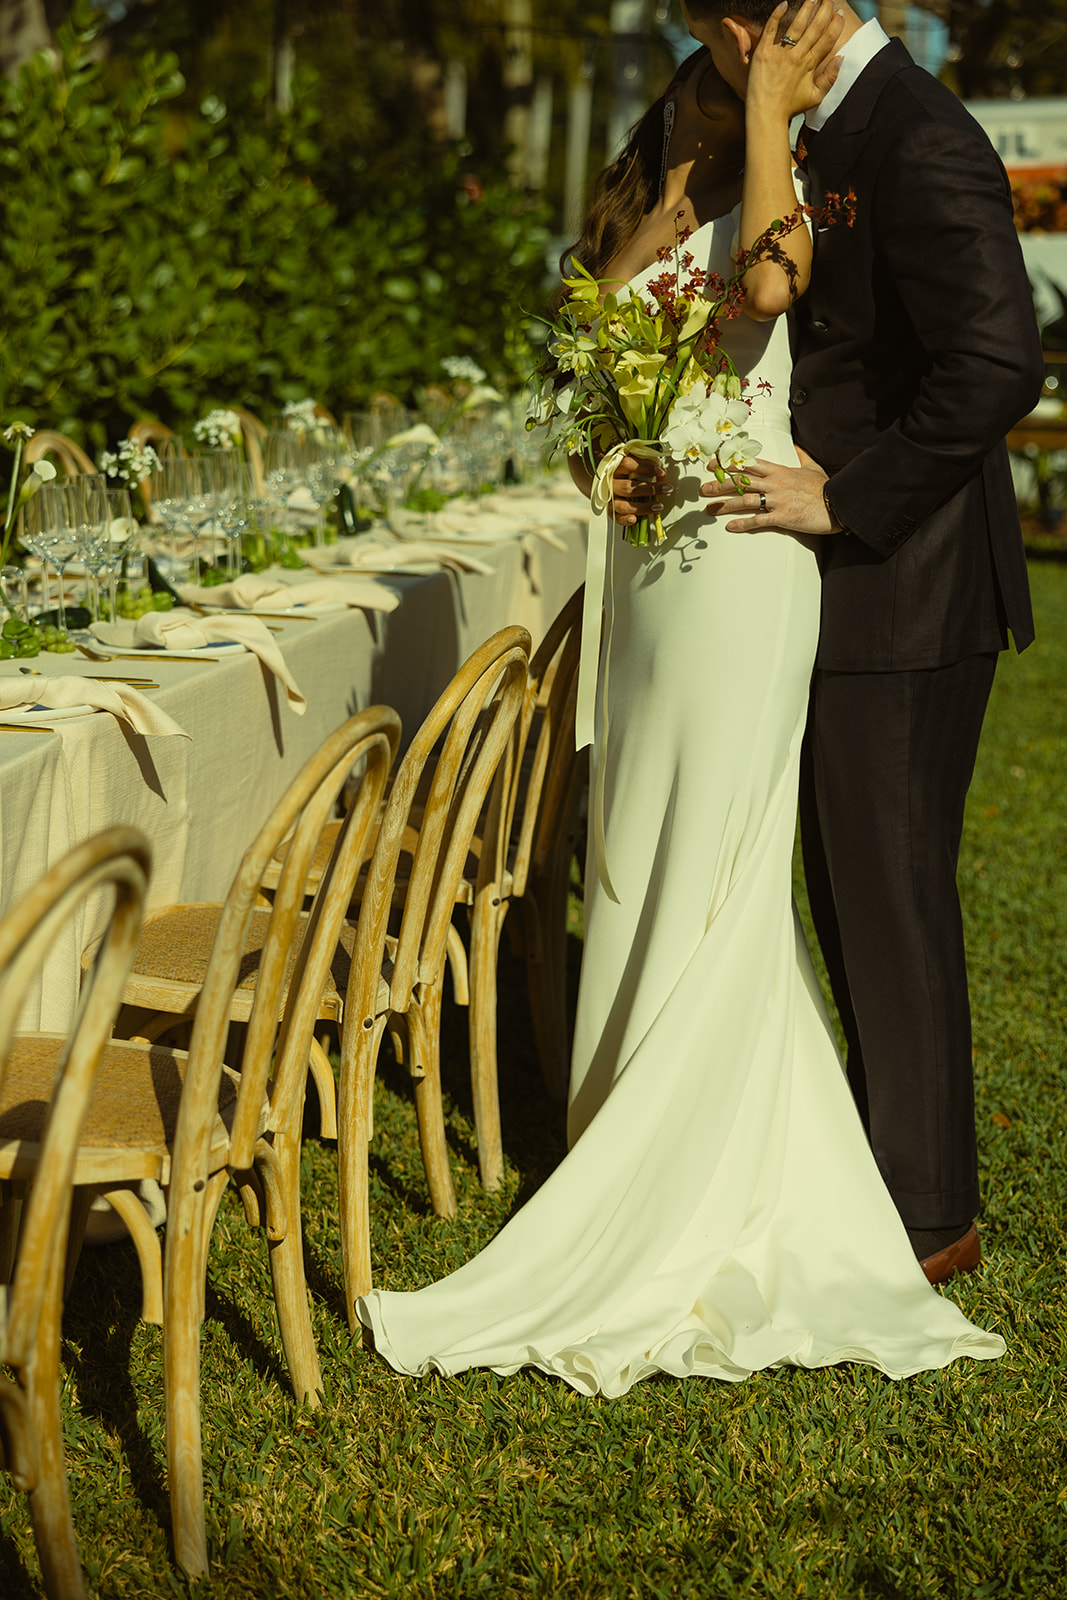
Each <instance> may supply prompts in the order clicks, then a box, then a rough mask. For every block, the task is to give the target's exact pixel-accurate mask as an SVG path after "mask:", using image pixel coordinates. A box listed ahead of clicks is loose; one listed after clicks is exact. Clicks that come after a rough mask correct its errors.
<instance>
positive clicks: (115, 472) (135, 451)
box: [97, 439, 159, 488]
mask: <svg viewBox="0 0 1067 1600" xmlns="http://www.w3.org/2000/svg"><path fill="white" fill-rule="evenodd" d="M97 466H98V467H99V468H100V471H101V472H103V473H105V474H106V476H107V477H109V478H118V479H119V480H120V481H121V482H122V483H125V484H127V485H128V486H129V487H130V488H134V487H135V486H136V485H137V484H139V483H140V482H141V480H142V479H143V478H147V477H148V475H149V473H152V472H155V470H156V468H157V467H158V466H159V457H158V456H157V455H156V452H155V451H154V450H153V448H152V446H151V445H150V444H139V443H138V442H137V440H136V439H123V440H122V441H121V442H120V444H119V447H118V449H117V450H102V451H101V452H100V456H99V459H98V461H97Z"/></svg>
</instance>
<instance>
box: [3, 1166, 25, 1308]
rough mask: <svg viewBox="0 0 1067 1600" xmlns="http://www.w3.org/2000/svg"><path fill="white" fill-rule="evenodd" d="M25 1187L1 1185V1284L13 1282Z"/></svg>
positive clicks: (14, 1184) (16, 1184)
mask: <svg viewBox="0 0 1067 1600" xmlns="http://www.w3.org/2000/svg"><path fill="white" fill-rule="evenodd" d="M22 1202H23V1185H22V1184H21V1183H11V1182H9V1181H8V1180H6V1179H5V1180H4V1181H3V1182H2V1183H0V1283H10V1282H11V1272H12V1268H13V1267H14V1265H15V1247H16V1246H17V1244H18V1242H19V1228H20V1227H21V1224H22Z"/></svg>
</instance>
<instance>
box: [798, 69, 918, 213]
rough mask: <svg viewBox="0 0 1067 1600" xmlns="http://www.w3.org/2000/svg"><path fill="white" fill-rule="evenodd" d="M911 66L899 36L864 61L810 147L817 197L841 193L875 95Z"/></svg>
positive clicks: (864, 135)
mask: <svg viewBox="0 0 1067 1600" xmlns="http://www.w3.org/2000/svg"><path fill="white" fill-rule="evenodd" d="M914 65H915V63H914V62H913V60H912V58H911V56H910V55H909V54H908V52H907V50H905V48H904V46H903V45H902V44H901V42H900V40H899V39H890V41H889V43H888V45H886V47H885V48H884V49H883V50H879V52H878V54H877V55H876V56H875V57H874V59H873V60H871V61H868V63H867V65H866V66H865V67H864V69H863V71H862V72H861V73H860V75H859V77H858V78H857V79H856V81H855V83H854V84H853V85H852V88H851V89H850V90H849V91H848V93H847V94H846V96H845V98H844V99H843V100H842V102H841V104H840V105H839V106H838V108H837V110H836V111H835V112H834V113H833V115H832V116H831V117H829V118H828V119H827V122H826V125H825V127H823V128H822V129H821V130H820V132H819V135H818V140H817V143H816V145H815V147H814V149H813V150H812V155H811V163H810V170H811V175H812V178H813V179H814V189H815V191H816V195H817V196H818V198H819V199H821V197H822V196H823V195H824V194H825V193H826V192H827V190H836V191H838V192H841V191H843V190H844V189H845V188H847V186H848V175H849V172H850V171H851V169H852V167H853V166H854V164H855V162H856V159H857V157H858V156H859V154H860V151H861V150H862V149H863V146H864V144H865V143H866V141H867V132H868V124H869V122H870V119H871V115H872V113H873V111H874V108H875V106H876V105H877V103H878V97H879V95H880V94H881V92H882V90H883V89H884V88H885V86H886V84H887V83H888V82H889V80H890V78H894V77H896V75H897V73H898V72H903V70H904V68H905V67H911V66H914ZM813 198H814V197H813Z"/></svg>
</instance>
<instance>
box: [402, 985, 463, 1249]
mask: <svg viewBox="0 0 1067 1600" xmlns="http://www.w3.org/2000/svg"><path fill="white" fill-rule="evenodd" d="M408 1033H409V1037H410V1040H411V1061H410V1070H411V1073H412V1076H413V1077H414V1080H415V1113H416V1115H417V1117H418V1119H419V1146H420V1148H421V1150H422V1164H423V1166H424V1168H425V1169H426V1182H427V1183H428V1184H429V1188H430V1203H431V1204H432V1206H433V1208H434V1211H435V1212H436V1213H437V1215H438V1216H439V1217H454V1216H455V1214H456V1191H455V1189H453V1187H452V1171H451V1168H450V1166H449V1162H448V1141H447V1139H446V1138H445V1111H444V1106H443V1104H442V1101H441V986H440V984H439V983H437V984H432V985H431V984H427V985H426V986H425V987H424V992H423V999H422V1000H421V1001H416V1000H415V999H414V998H413V999H412V1002H411V1007H410V1009H409V1011H408Z"/></svg>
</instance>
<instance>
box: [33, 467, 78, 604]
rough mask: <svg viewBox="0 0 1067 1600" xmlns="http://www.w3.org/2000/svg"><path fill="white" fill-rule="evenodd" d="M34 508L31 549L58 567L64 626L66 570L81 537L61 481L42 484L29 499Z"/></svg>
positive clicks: (43, 559)
mask: <svg viewBox="0 0 1067 1600" xmlns="http://www.w3.org/2000/svg"><path fill="white" fill-rule="evenodd" d="M31 508H36V514H35V517H34V519H33V520H34V523H35V533H34V537H35V539H36V544H34V545H31V549H33V551H34V553H35V554H36V555H40V557H41V559H42V562H44V561H49V562H51V564H52V566H53V567H55V569H56V574H57V577H58V579H59V583H58V589H59V600H58V606H57V610H58V613H59V626H60V627H61V628H64V629H65V628H66V626H67V612H66V608H65V606H64V604H63V574H64V573H65V572H66V569H67V563H68V561H69V560H70V558H71V556H72V555H73V554H74V552H75V550H76V549H77V548H78V541H77V539H76V537H75V535H74V530H73V528H72V527H71V524H70V521H69V517H68V511H67V499H66V495H65V493H64V490H63V486H62V484H58V483H45V484H42V485H41V487H40V489H38V491H37V493H36V494H35V495H34V497H33V499H32V500H30V501H28V502H27V505H26V509H27V511H30V510H31Z"/></svg>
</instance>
